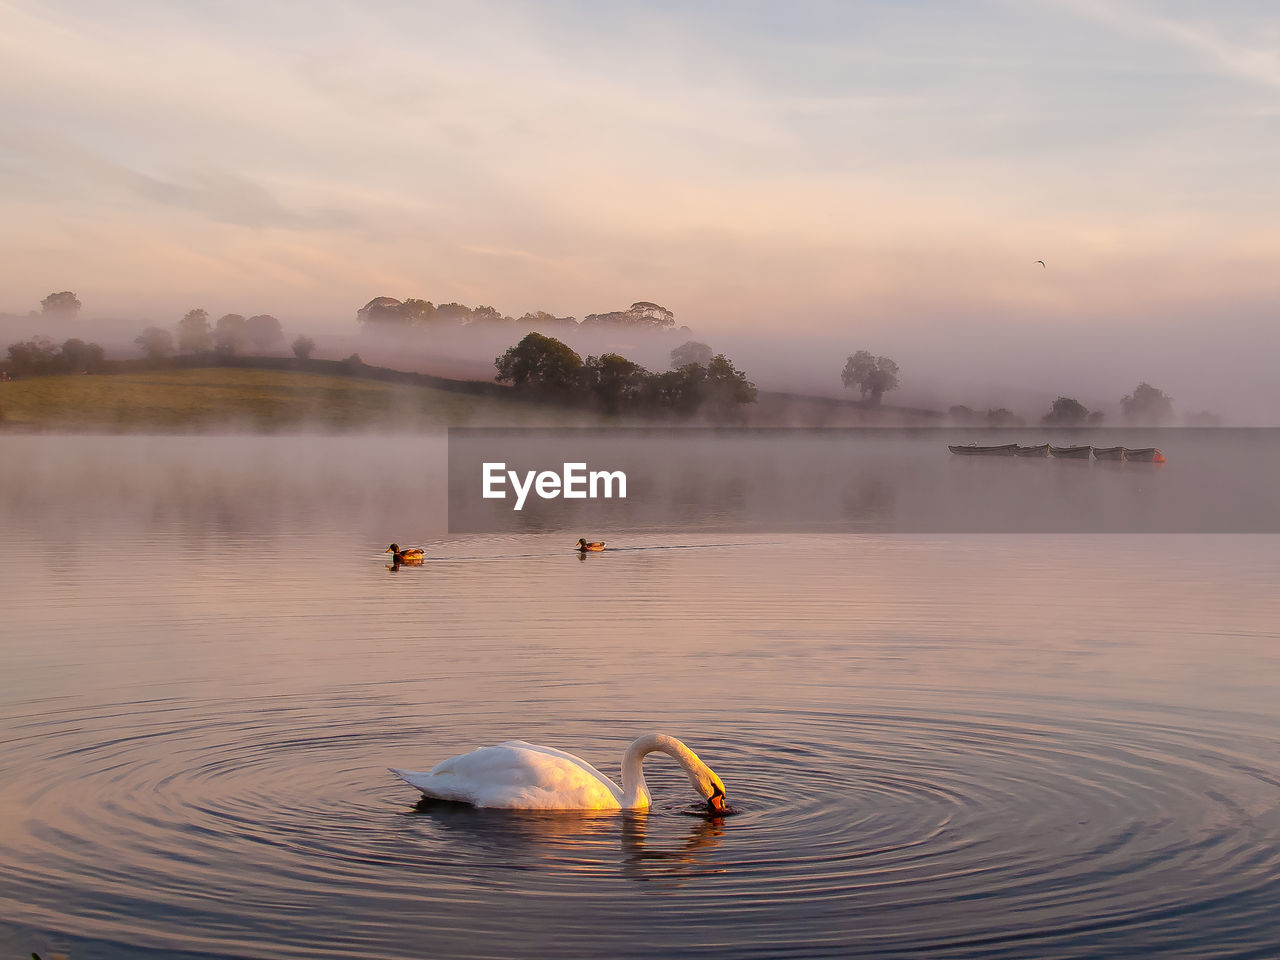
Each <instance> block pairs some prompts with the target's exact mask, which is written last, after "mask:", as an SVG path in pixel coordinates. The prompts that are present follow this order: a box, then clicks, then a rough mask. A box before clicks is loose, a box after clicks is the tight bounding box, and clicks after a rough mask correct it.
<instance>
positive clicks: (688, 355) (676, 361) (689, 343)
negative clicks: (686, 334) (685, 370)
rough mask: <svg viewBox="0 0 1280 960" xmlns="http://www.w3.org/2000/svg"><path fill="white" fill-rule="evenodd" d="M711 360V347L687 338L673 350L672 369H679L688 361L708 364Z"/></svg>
mask: <svg viewBox="0 0 1280 960" xmlns="http://www.w3.org/2000/svg"><path fill="white" fill-rule="evenodd" d="M710 362H711V348H710V347H709V346H707V345H706V344H705V343H700V342H699V341H697V340H686V341H685V342H684V343H682V344H680V346H678V347H676V348H675V349H674V350H672V351H671V369H672V370H679V369H680V368H681V367H683V366H684V365H685V364H686V363H700V364H702V365H703V366H706V365H707V364H708V363H710Z"/></svg>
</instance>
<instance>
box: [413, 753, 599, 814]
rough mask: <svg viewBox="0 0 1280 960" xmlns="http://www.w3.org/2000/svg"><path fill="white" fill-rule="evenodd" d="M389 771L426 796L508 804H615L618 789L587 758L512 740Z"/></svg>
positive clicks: (594, 806) (529, 806) (557, 807)
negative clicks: (416, 768) (425, 768)
mask: <svg viewBox="0 0 1280 960" xmlns="http://www.w3.org/2000/svg"><path fill="white" fill-rule="evenodd" d="M391 772H392V773H394V774H395V775H396V776H398V777H399V778H400V779H402V780H404V781H405V782H406V783H409V784H411V785H412V786H414V787H416V788H417V789H418V790H421V791H422V793H423V794H425V795H426V796H428V797H435V798H437V799H440V800H456V801H460V802H462V803H470V804H472V805H474V806H477V807H498V808H505V809H512V810H616V809H618V807H619V805H620V803H619V801H620V798H621V796H622V791H620V790H619V789H618V788H617V787H616V786H614V785H613V784H612V783H611V782H610V781H609V779H608V778H607V777H605V776H604V775H603V774H601V773H600V771H598V770H596V768H595V767H593V766H591V764H589V763H586V762H585V761H583V760H580V759H578V758H577V757H575V756H573V754H570V753H565V752H564V751H561V750H554V749H552V748H550V747H538V746H535V745H533V744H529V743H525V742H523V741H521V740H512V741H509V742H507V743H503V744H499V745H498V746H496V747H481V748H480V749H479V750H472V751H471V752H470V753H464V754H461V755H459V756H456V757H450V758H449V759H448V760H443V761H441V762H440V763H438V764H436V765H435V766H434V767H432V768H431V770H430V771H429V772H427V773H414V772H412V771H408V770H397V769H394V768H393V769H392V770H391Z"/></svg>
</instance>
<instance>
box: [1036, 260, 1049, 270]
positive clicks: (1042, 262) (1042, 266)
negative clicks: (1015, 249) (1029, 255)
mask: <svg viewBox="0 0 1280 960" xmlns="http://www.w3.org/2000/svg"><path fill="white" fill-rule="evenodd" d="M1036 263H1038V264H1040V267H1041V269H1044V270H1048V269H1049V268H1048V267H1046V266H1045V265H1044V261H1043V260H1037V261H1036Z"/></svg>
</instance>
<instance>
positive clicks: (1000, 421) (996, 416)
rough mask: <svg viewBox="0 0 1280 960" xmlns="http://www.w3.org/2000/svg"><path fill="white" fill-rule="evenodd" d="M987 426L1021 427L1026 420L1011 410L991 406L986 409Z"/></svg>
mask: <svg viewBox="0 0 1280 960" xmlns="http://www.w3.org/2000/svg"><path fill="white" fill-rule="evenodd" d="M986 420H987V426H989V427H1021V426H1025V425H1026V422H1027V421H1025V420H1023V419H1022V418H1021V417H1020V416H1018V415H1017V414H1016V413H1014V412H1013V411H1012V410H1006V409H1005V408H1004V407H993V408H991V409H989V410H988V411H987V416H986Z"/></svg>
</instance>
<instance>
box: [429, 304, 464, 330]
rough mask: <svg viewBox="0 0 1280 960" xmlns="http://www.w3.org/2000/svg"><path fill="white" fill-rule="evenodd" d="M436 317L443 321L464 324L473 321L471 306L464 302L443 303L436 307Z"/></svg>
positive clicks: (458, 324)
mask: <svg viewBox="0 0 1280 960" xmlns="http://www.w3.org/2000/svg"><path fill="white" fill-rule="evenodd" d="M436 317H437V318H438V319H439V320H440V322H441V323H444V324H456V325H457V326H462V325H464V324H467V323H470V322H471V308H470V307H468V306H466V305H465V304H462V303H442V304H440V306H438V307H436Z"/></svg>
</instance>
